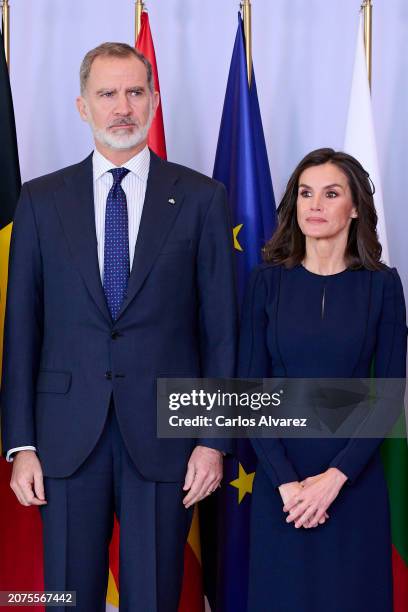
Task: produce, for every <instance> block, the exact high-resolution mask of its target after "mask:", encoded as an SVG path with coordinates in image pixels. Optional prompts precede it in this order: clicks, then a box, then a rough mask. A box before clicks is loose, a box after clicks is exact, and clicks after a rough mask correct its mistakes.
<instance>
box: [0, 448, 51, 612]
mask: <svg viewBox="0 0 408 612" xmlns="http://www.w3.org/2000/svg"><path fill="white" fill-rule="evenodd" d="M11 468H12V465H11V464H10V463H7V462H6V461H5V459H3V458H0V500H1V503H0V525H1V533H0V591H42V590H43V588H44V575H43V545H42V525H41V517H40V513H39V511H38V508H36V507H27V506H22V505H21V504H20V503H19V502H18V500H17V498H16V496H15V495H14V493H13V491H12V490H11V488H10V479H11ZM24 609H25V610H27V611H32V612H40V611H41V610H43V609H44V608H40V607H38V606H35V607H34V606H28V607H25V608H24Z"/></svg>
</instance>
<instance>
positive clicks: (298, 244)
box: [263, 149, 383, 270]
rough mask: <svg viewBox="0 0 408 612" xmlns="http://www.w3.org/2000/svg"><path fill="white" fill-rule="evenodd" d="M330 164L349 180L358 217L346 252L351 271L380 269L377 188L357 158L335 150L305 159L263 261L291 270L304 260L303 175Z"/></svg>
mask: <svg viewBox="0 0 408 612" xmlns="http://www.w3.org/2000/svg"><path fill="white" fill-rule="evenodd" d="M327 163H331V164H334V165H335V166H337V167H338V168H339V169H340V170H341V171H342V172H343V173H344V174H345V175H346V177H347V180H348V184H349V187H350V191H351V196H352V200H353V204H354V206H355V207H356V209H357V214H358V217H357V218H356V219H352V221H351V225H350V230H349V235H348V241H347V247H346V252H345V261H346V266H347V267H348V268H350V269H358V268H362V267H363V268H367V269H368V270H379V269H381V268H383V264H382V263H381V252H382V248H381V244H380V242H379V240H378V236H377V229H376V228H377V213H376V211H375V206H374V198H373V196H374V192H375V189H374V185H373V183H372V181H371V179H370V176H369V174H368V172H366V171H365V170H364V168H363V166H362V165H361V164H360V162H358V161H357V160H356V159H355V158H354V157H352V156H351V155H348V154H347V153H343V152H341V151H334V150H333V149H316V150H315V151H312V152H311V153H309V154H308V155H306V157H304V158H303V159H302V161H301V162H300V163H299V165H298V166H297V167H296V169H295V171H294V172H293V174H292V176H291V177H290V179H289V182H288V184H287V187H286V191H285V193H284V196H283V198H282V201H281V203H280V205H279V208H278V227H277V229H276V231H275V233H274V234H273V236H272V238H271V239H270V240H269V241H268V242H267V243H266V245H265V247H264V249H263V259H264V261H266V262H270V263H273V264H281V265H284V266H285V267H287V268H291V267H293V266H295V265H298V264H300V263H301V262H302V261H303V259H304V257H305V236H304V234H303V233H302V231H301V229H300V227H299V225H298V222H297V198H298V185H299V178H300V175H301V174H302V172H303V171H304V170H306V169H307V168H310V167H311V166H320V165H322V164H327Z"/></svg>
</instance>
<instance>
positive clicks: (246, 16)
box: [241, 0, 252, 85]
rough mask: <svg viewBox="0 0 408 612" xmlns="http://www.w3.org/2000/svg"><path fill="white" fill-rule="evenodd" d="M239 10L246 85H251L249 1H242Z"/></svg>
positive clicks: (250, 9)
mask: <svg viewBox="0 0 408 612" xmlns="http://www.w3.org/2000/svg"><path fill="white" fill-rule="evenodd" d="M241 10H242V18H243V21H244V32H245V51H246V63H247V74H248V85H251V78H252V22H251V13H252V7H251V0H242V2H241Z"/></svg>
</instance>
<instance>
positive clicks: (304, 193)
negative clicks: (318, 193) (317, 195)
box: [300, 189, 312, 198]
mask: <svg viewBox="0 0 408 612" xmlns="http://www.w3.org/2000/svg"><path fill="white" fill-rule="evenodd" d="M300 195H301V196H302V198H310V197H311V195H312V194H311V193H310V191H307V190H306V189H302V191H301V192H300Z"/></svg>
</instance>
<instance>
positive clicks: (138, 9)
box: [135, 0, 145, 44]
mask: <svg viewBox="0 0 408 612" xmlns="http://www.w3.org/2000/svg"><path fill="white" fill-rule="evenodd" d="M144 9H145V4H144V2H143V0H136V2H135V44H136V43H137V37H138V36H139V32H140V24H141V21H142V13H143V11H144Z"/></svg>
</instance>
